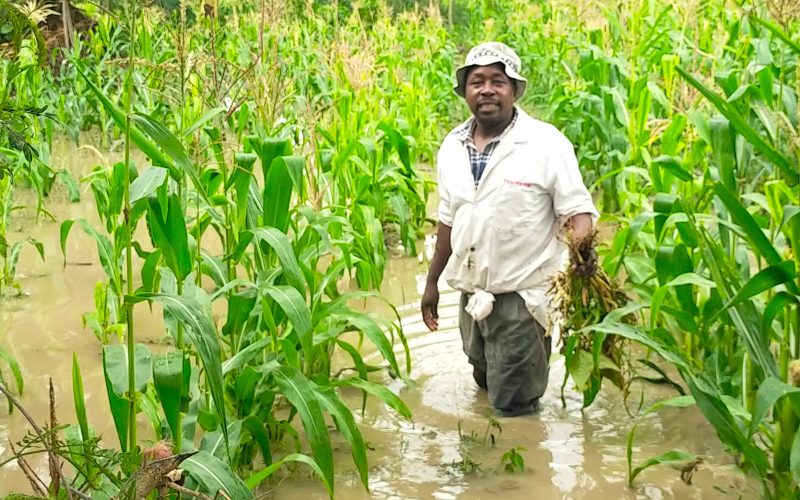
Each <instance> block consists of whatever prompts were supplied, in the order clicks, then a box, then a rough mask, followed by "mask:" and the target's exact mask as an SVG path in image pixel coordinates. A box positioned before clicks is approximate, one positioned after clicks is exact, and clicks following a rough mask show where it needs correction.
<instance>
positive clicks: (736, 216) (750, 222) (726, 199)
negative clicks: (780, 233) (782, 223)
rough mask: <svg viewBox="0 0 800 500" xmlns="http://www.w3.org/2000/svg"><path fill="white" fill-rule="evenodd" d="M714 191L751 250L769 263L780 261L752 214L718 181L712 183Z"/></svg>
mask: <svg viewBox="0 0 800 500" xmlns="http://www.w3.org/2000/svg"><path fill="white" fill-rule="evenodd" d="M714 193H715V194H716V195H717V197H718V198H719V199H720V200H721V201H722V203H724V204H725V207H726V208H727V209H728V211H729V212H730V214H731V217H733V220H734V222H736V223H737V224H738V225H739V227H741V228H742V230H743V231H744V233H745V235H746V236H747V239H748V241H749V242H750V244H751V245H753V250H755V251H756V252H757V253H758V254H759V255H761V256H762V257H764V258H765V259H766V260H767V262H768V263H770V264H778V263H780V262H781V260H782V259H781V257H780V255H779V254H778V251H777V250H775V247H773V246H772V244H771V243H770V241H769V239H767V237H766V235H765V234H764V231H762V229H761V227H760V226H759V225H758V223H756V221H755V219H753V216H752V215H750V212H748V211H747V209H745V208H744V207H743V206H742V204H741V203H739V200H737V199H736V197H735V196H734V195H733V193H731V192H730V191H729V190H728V188H726V187H725V186H723V185H722V184H719V183H717V184H715V185H714Z"/></svg>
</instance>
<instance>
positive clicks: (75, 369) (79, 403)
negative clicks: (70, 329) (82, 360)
mask: <svg viewBox="0 0 800 500" xmlns="http://www.w3.org/2000/svg"><path fill="white" fill-rule="evenodd" d="M83 394H84V393H83V377H82V376H81V367H80V365H79V364H78V355H77V354H75V353H72V399H73V401H74V402H75V416H76V417H77V419H78V425H79V426H80V428H81V436H82V437H84V438H88V437H89V419H88V418H87V417H86V398H85V397H84V395H83Z"/></svg>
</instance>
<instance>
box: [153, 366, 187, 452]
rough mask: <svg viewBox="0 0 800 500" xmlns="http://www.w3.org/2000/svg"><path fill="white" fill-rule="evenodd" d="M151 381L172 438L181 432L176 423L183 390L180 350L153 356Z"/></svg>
mask: <svg viewBox="0 0 800 500" xmlns="http://www.w3.org/2000/svg"><path fill="white" fill-rule="evenodd" d="M153 382H154V385H155V388H156V392H157V393H158V399H159V400H160V401H161V408H162V409H163V410H164V416H165V417H166V419H167V423H168V424H169V428H170V431H171V432H172V439H173V440H174V439H175V436H177V435H178V434H179V433H180V432H181V430H180V429H179V428H178V425H179V422H180V411H181V397H182V392H183V352H182V351H170V352H166V353H164V354H157V355H155V356H154V357H153Z"/></svg>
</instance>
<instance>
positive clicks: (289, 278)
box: [250, 227, 307, 294]
mask: <svg viewBox="0 0 800 500" xmlns="http://www.w3.org/2000/svg"><path fill="white" fill-rule="evenodd" d="M250 232H251V233H252V234H253V237H254V238H255V239H256V241H260V242H264V243H266V244H267V245H269V246H270V247H271V248H272V249H273V250H274V251H275V254H276V255H277V256H278V260H279V261H280V263H281V267H282V268H283V273H284V275H285V276H286V282H287V283H288V284H290V285H292V286H293V287H295V288H296V289H297V291H298V292H299V293H301V294H304V293H305V290H306V287H307V285H306V280H305V277H304V276H303V273H302V271H301V270H300V265H299V264H298V262H297V256H295V253H294V250H293V249H292V243H291V242H290V241H289V237H288V236H286V233H283V232H281V231H280V230H278V229H276V228H274V227H259V228H256V229H254V230H252V231H250Z"/></svg>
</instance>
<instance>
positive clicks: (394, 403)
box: [337, 377, 411, 420]
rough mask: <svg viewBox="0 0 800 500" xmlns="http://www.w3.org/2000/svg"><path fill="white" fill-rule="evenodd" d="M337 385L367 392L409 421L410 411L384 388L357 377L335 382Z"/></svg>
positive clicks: (400, 400)
mask: <svg viewBox="0 0 800 500" xmlns="http://www.w3.org/2000/svg"><path fill="white" fill-rule="evenodd" d="M337 385H344V386H352V387H355V388H358V389H361V390H362V391H365V392H368V393H370V394H372V395H373V396H376V397H377V398H378V399H380V400H381V401H383V402H384V403H386V404H387V405H389V406H390V407H391V408H393V409H394V410H395V411H397V413H399V414H400V415H402V416H403V417H405V418H407V419H409V420H410V419H411V410H409V409H408V406H406V404H405V403H404V402H403V400H402V399H400V398H399V397H398V396H397V395H396V394H395V393H393V392H392V391H390V390H389V389H387V388H386V387H385V386H383V385H380V384H376V383H374V382H369V381H367V380H363V379H360V378H358V377H350V378H346V379H343V380H340V381H338V382H337Z"/></svg>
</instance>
